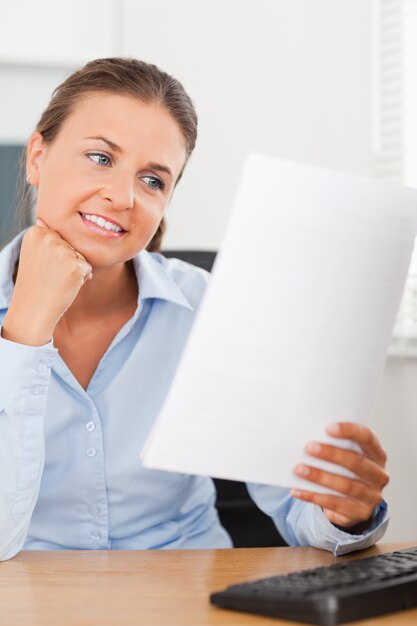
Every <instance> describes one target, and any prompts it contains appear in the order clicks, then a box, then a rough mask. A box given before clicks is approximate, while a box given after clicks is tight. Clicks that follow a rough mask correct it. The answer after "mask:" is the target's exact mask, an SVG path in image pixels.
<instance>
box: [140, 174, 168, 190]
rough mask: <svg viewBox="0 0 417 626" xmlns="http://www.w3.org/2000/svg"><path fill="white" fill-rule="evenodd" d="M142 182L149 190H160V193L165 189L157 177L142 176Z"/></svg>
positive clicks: (162, 182)
mask: <svg viewBox="0 0 417 626" xmlns="http://www.w3.org/2000/svg"><path fill="white" fill-rule="evenodd" d="M143 180H144V181H145V182H146V184H147V185H148V187H150V188H151V189H160V190H161V191H163V190H164V189H165V183H164V181H163V180H161V179H160V178H157V176H144V177H143Z"/></svg>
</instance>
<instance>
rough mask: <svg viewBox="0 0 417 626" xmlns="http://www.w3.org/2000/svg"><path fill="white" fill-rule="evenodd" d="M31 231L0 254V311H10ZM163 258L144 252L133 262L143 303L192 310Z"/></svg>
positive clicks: (15, 239)
mask: <svg viewBox="0 0 417 626" xmlns="http://www.w3.org/2000/svg"><path fill="white" fill-rule="evenodd" d="M27 230H28V228H25V229H24V230H22V231H21V232H20V233H19V234H18V235H16V237H15V238H14V239H12V241H11V242H10V243H8V244H7V246H5V247H4V248H3V250H2V251H1V252H0V309H7V308H8V307H9V304H10V300H11V297H12V293H13V287H14V285H13V273H14V270H15V267H16V263H17V260H18V258H19V254H20V249H21V247H22V239H23V236H24V234H25V233H26V231H27ZM160 258H161V257H160V255H158V254H154V253H152V254H151V253H150V252H147V251H146V250H142V252H140V253H139V254H138V255H136V256H135V257H134V258H133V265H134V268H135V273H136V279H137V281H138V285H139V297H138V304H139V301H140V300H148V299H151V298H157V299H159V300H166V301H168V302H173V303H174V304H178V305H180V306H183V307H186V308H188V309H191V310H193V307H192V306H191V305H190V303H189V302H188V300H187V299H186V298H185V296H184V294H183V293H182V292H181V290H180V289H179V287H178V285H177V284H176V283H175V281H174V280H173V278H171V276H170V275H169V273H168V272H167V271H166V269H165V267H164V265H163V263H162V262H161V260H160Z"/></svg>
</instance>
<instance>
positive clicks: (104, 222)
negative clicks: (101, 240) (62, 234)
mask: <svg viewBox="0 0 417 626" xmlns="http://www.w3.org/2000/svg"><path fill="white" fill-rule="evenodd" d="M78 213H79V215H80V217H81V220H82V221H83V223H84V225H85V226H86V227H87V228H88V229H89V230H90V231H92V232H94V233H95V234H96V235H100V236H101V237H105V238H106V239H120V238H121V237H123V235H125V234H126V233H127V230H125V229H124V228H123V226H121V224H118V222H115V221H114V220H111V219H109V218H107V217H104V215H97V214H96V213H81V212H80V211H79V212H78Z"/></svg>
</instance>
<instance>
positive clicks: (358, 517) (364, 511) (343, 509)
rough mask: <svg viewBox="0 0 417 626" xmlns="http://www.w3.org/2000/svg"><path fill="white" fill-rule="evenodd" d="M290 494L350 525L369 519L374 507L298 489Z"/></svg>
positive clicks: (340, 497)
mask: <svg viewBox="0 0 417 626" xmlns="http://www.w3.org/2000/svg"><path fill="white" fill-rule="evenodd" d="M290 494H291V495H292V496H293V497H294V498H298V499H299V500H303V501H304V502H312V503H313V504H317V505H318V506H320V507H322V509H326V510H328V511H333V512H334V513H335V514H337V515H340V516H342V517H344V518H345V519H346V520H347V523H350V524H352V523H357V522H360V521H365V520H367V519H369V517H370V516H371V515H372V513H373V511H374V509H375V507H374V506H370V505H368V504H365V503H364V502H359V501H358V500H355V499H353V498H346V497H345V496H337V495H332V494H324V493H315V492H313V491H304V490H299V489H292V490H291V492H290ZM378 504H379V502H378Z"/></svg>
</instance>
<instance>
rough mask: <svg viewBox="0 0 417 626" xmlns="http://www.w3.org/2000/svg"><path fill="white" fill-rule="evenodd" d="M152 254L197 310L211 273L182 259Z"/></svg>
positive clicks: (157, 253) (156, 253)
mask: <svg viewBox="0 0 417 626" xmlns="http://www.w3.org/2000/svg"><path fill="white" fill-rule="evenodd" d="M150 254H151V256H152V258H153V260H154V261H155V262H156V263H158V264H159V266H160V267H161V269H162V270H163V271H164V273H165V274H167V275H168V276H169V278H170V279H171V280H172V281H173V282H174V283H175V285H176V286H177V287H178V289H179V290H180V291H181V293H182V294H183V296H184V297H185V298H186V300H187V301H188V302H189V303H190V305H191V306H192V307H193V308H197V307H198V305H199V304H200V301H201V299H202V297H203V295H204V293H205V291H206V289H207V286H208V284H209V282H210V279H211V276H210V273H209V272H207V271H206V270H204V269H202V268H200V267H197V266H196V265H192V264H191V263H188V262H186V261H182V260H181V259H176V258H167V257H165V256H164V255H163V254H161V253H159V252H151V253H150Z"/></svg>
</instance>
